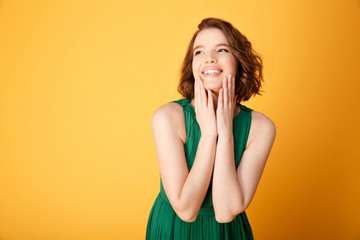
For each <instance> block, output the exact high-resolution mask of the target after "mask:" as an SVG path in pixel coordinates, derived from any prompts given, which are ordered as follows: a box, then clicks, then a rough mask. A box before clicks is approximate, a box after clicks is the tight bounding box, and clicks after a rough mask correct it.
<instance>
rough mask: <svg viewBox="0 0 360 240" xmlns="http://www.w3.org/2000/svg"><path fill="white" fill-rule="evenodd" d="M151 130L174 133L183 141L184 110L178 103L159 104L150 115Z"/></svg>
mask: <svg viewBox="0 0 360 240" xmlns="http://www.w3.org/2000/svg"><path fill="white" fill-rule="evenodd" d="M151 127H152V129H153V131H154V132H155V131H158V132H161V133H169V134H171V133H173V134H174V133H176V134H177V135H178V136H180V137H181V139H182V140H183V141H184V138H185V136H184V128H185V123H184V112H183V109H182V107H181V105H180V104H178V103H174V102H170V103H166V104H164V105H162V106H160V107H159V108H158V109H156V110H155V112H154V113H153V115H152V118H151Z"/></svg>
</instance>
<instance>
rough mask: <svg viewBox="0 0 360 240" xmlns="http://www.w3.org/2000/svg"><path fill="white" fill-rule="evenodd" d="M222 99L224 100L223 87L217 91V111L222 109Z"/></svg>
mask: <svg viewBox="0 0 360 240" xmlns="http://www.w3.org/2000/svg"><path fill="white" fill-rule="evenodd" d="M223 101H224V89H223V88H221V89H220V91H219V97H218V106H217V111H219V112H220V111H221V112H222V110H223Z"/></svg>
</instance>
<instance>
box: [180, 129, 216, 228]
mask: <svg viewBox="0 0 360 240" xmlns="http://www.w3.org/2000/svg"><path fill="white" fill-rule="evenodd" d="M215 150H216V137H215V136H201V138H200V141H199V145H198V148H197V152H196V156H195V160H194V164H193V166H192V168H191V170H190V172H189V174H188V176H187V178H186V180H185V183H184V185H183V188H182V190H181V193H180V197H179V207H180V209H181V210H182V211H181V212H183V213H184V215H185V218H187V219H188V220H189V221H192V220H195V219H196V216H197V213H198V211H199V209H200V207H201V204H202V202H203V201H204V198H205V195H206V193H207V190H208V188H209V184H210V180H211V176H212V171H213V166H214V160H215Z"/></svg>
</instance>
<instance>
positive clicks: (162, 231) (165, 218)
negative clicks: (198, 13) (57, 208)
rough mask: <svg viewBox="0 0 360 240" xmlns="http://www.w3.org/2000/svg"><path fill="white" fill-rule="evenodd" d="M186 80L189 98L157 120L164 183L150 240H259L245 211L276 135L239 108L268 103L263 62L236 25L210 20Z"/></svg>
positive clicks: (198, 37) (194, 43) (187, 62)
mask: <svg viewBox="0 0 360 240" xmlns="http://www.w3.org/2000/svg"><path fill="white" fill-rule="evenodd" d="M181 73H182V74H181V79H180V83H179V87H178V90H179V92H180V93H181V94H182V95H183V96H184V97H185V98H184V99H180V100H176V101H173V102H170V103H167V104H165V105H163V106H161V107H160V108H159V109H157V110H156V111H155V113H154V114H153V117H152V120H151V125H152V129H153V135H154V140H155V148H156V153H157V159H158V163H159V169H160V176H161V179H160V193H159V195H158V196H157V198H156V200H155V203H154V205H153V207H152V209H151V212H150V216H149V220H148V225H147V231H146V239H157V240H158V239H161V240H163V239H206V240H209V239H216V240H220V239H253V235H252V230H251V227H250V224H249V222H248V219H247V216H246V213H245V209H246V208H247V207H248V206H249V204H250V202H251V200H252V199H253V197H254V194H255V190H256V188H257V186H258V183H259V181H260V177H261V175H262V172H263V170H264V167H265V163H266V161H267V158H268V156H269V153H270V150H271V148H272V145H273V142H274V139H275V132H276V129H275V125H274V123H273V121H272V120H271V119H269V118H268V117H266V116H265V115H264V114H262V113H260V112H257V111H253V110H252V109H250V108H248V107H246V106H244V105H242V104H240V103H239V102H241V101H247V100H248V99H249V98H250V97H251V96H252V95H256V94H259V95H261V93H260V91H261V90H260V88H261V82H262V61H261V58H260V57H259V56H258V55H257V54H256V53H255V51H254V50H252V47H251V43H250V42H249V41H248V40H247V38H246V37H245V36H244V35H242V34H241V33H240V32H239V31H238V30H237V29H236V28H234V27H233V26H232V25H231V24H230V23H228V22H226V21H224V20H221V19H217V18H207V19H204V20H203V21H202V22H201V23H200V24H199V26H198V30H197V31H196V32H195V34H194V36H193V37H192V39H191V41H190V44H189V47H188V50H187V52H186V56H185V59H184V62H183V65H182V72H181Z"/></svg>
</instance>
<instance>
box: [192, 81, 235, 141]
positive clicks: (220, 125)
mask: <svg viewBox="0 0 360 240" xmlns="http://www.w3.org/2000/svg"><path fill="white" fill-rule="evenodd" d="M194 85H195V88H194V93H195V112H196V119H197V121H198V124H199V126H200V130H201V133H202V134H204V135H207V136H219V135H225V134H232V133H233V118H234V110H235V107H236V96H235V77H234V76H231V75H228V76H227V77H225V78H224V79H223V82H222V88H221V89H220V91H219V95H218V100H217V109H216V114H215V109H214V100H213V96H212V93H211V90H209V89H208V90H206V89H205V88H204V83H203V80H201V79H200V77H197V78H196V79H195V83H194ZM206 91H207V94H206Z"/></svg>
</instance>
